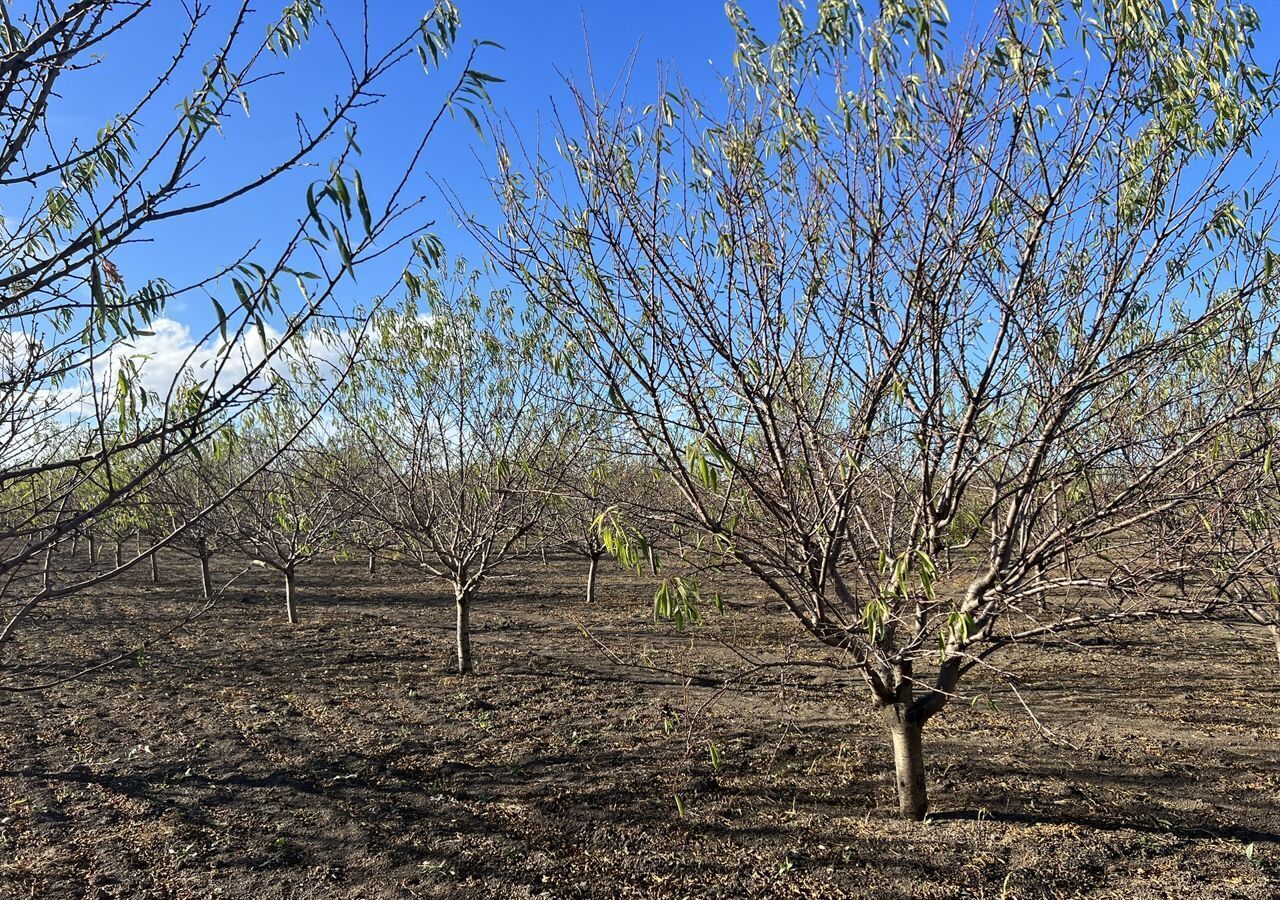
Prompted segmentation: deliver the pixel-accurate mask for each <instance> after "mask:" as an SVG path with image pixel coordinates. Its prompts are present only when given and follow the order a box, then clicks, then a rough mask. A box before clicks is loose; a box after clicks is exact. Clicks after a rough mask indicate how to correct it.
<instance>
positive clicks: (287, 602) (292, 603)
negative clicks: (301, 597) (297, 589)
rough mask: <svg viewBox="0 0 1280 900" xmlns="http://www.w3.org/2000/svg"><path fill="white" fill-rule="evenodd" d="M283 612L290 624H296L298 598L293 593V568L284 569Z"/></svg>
mask: <svg viewBox="0 0 1280 900" xmlns="http://www.w3.org/2000/svg"><path fill="white" fill-rule="evenodd" d="M284 612H285V615H286V616H288V618H289V624H290V625H297V624H298V600H297V597H296V596H295V595H294V584H293V569H285V570H284Z"/></svg>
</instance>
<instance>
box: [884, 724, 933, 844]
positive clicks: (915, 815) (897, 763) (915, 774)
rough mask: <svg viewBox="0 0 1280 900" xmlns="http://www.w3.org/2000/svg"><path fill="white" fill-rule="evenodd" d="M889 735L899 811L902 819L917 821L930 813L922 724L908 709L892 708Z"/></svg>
mask: <svg viewBox="0 0 1280 900" xmlns="http://www.w3.org/2000/svg"><path fill="white" fill-rule="evenodd" d="M889 734H890V735H891V736H892V737H893V768H894V771H895V773H896V775H897V779H896V781H897V785H898V811H899V812H900V813H901V814H902V817H903V818H904V819H910V820H911V821H913V822H919V821H920V820H921V819H923V818H924V817H925V813H927V812H928V811H929V795H928V792H927V789H926V787H925V781H924V723H922V722H921V721H920V719H919V716H918V714H917V713H916V711H915V710H913V709H911V708H907V709H906V710H902V709H899V708H896V707H895V708H891V709H890V711H889Z"/></svg>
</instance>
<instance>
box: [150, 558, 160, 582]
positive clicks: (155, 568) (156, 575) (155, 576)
mask: <svg viewBox="0 0 1280 900" xmlns="http://www.w3.org/2000/svg"><path fill="white" fill-rule="evenodd" d="M159 555H160V551H159V550H152V551H151V583H152V584H159V583H160V561H159V559H157V557H158V556H159Z"/></svg>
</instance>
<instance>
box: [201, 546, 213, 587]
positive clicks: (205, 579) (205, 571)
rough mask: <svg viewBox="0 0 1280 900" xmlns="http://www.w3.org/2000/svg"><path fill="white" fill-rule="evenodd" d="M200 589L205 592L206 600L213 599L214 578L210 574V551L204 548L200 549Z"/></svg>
mask: <svg viewBox="0 0 1280 900" xmlns="http://www.w3.org/2000/svg"><path fill="white" fill-rule="evenodd" d="M200 588H201V590H202V591H203V592H204V599H206V600H212V599H213V577H212V576H211V575H210V574H209V551H208V550H207V549H206V548H205V547H203V546H202V547H201V548H200Z"/></svg>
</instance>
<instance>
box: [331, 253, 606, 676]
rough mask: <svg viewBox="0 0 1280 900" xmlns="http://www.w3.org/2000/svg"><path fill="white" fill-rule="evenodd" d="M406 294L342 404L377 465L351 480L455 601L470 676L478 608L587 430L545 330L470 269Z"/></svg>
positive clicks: (386, 318) (383, 324)
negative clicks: (474, 612)
mask: <svg viewBox="0 0 1280 900" xmlns="http://www.w3.org/2000/svg"><path fill="white" fill-rule="evenodd" d="M433 265H434V263H433ZM408 285H409V294H410V296H409V298H408V299H407V300H406V303H405V304H404V306H403V307H401V308H398V309H393V310H387V311H385V312H383V313H382V314H380V315H378V316H376V317H375V319H374V336H373V338H372V340H371V342H370V345H369V347H368V349H367V350H366V351H365V353H364V354H363V355H362V356H361V358H360V359H358V360H357V364H356V367H355V370H354V372H353V374H352V377H351V378H350V379H349V381H348V383H347V387H346V390H345V393H344V396H343V397H342V399H341V401H340V403H339V404H338V408H339V410H340V414H341V416H342V417H343V418H344V420H345V421H346V422H347V424H348V425H349V426H350V427H351V428H353V429H355V430H356V431H357V433H359V434H360V435H361V436H362V438H363V443H364V444H365V445H366V446H367V447H368V448H369V450H368V452H369V454H370V455H371V456H372V458H373V471H372V473H371V477H370V473H366V474H365V475H364V476H363V477H360V478H347V479H345V481H346V483H347V484H348V485H349V486H350V490H352V491H353V492H355V493H356V496H357V497H358V499H359V505H360V506H361V507H362V508H364V509H366V510H368V511H371V512H372V513H374V514H376V515H378V516H379V517H380V518H381V520H382V521H383V522H384V523H385V525H386V528H387V529H388V530H389V531H390V532H391V534H393V535H394V541H395V543H394V547H395V551H396V554H397V557H398V558H399V560H400V561H401V562H404V563H407V564H409V565H412V566H414V567H416V568H417V569H419V570H420V571H422V572H424V573H426V574H427V575H428V576H430V577H431V578H434V579H439V580H441V581H444V582H445V583H447V584H448V585H449V586H450V587H451V588H452V589H453V592H454V598H455V607H456V613H457V658H458V671H459V672H461V673H463V674H465V673H468V672H470V671H471V670H472V657H471V624H470V623H471V608H472V603H473V602H474V600H475V598H476V597H477V596H479V595H480V593H481V591H482V588H483V586H484V585H485V583H486V582H487V581H489V580H490V579H491V578H493V577H494V576H495V575H496V574H498V573H499V572H500V570H501V567H502V566H503V564H504V563H507V562H509V561H510V560H511V559H512V558H513V557H514V556H515V555H516V554H517V553H518V552H519V551H520V550H521V549H522V546H523V540H522V539H523V538H525V537H526V536H529V535H532V534H534V533H535V528H536V526H537V525H538V524H539V523H540V522H541V521H542V520H543V518H544V516H545V513H546V511H547V508H548V505H549V504H550V503H551V501H552V498H553V497H554V494H555V490H556V488H557V485H559V484H560V483H562V481H563V479H562V477H561V471H560V470H561V468H562V467H563V466H565V465H567V464H568V463H569V461H570V460H572V459H573V458H574V456H575V452H576V445H575V442H579V441H581V440H582V438H583V430H582V429H581V428H580V427H578V422H577V419H576V416H575V413H574V407H573V406H572V405H571V404H569V403H568V402H567V396H568V395H567V381H566V379H565V377H564V375H563V369H562V367H561V365H560V363H559V359H558V357H557V354H556V352H555V347H554V345H553V344H552V343H550V340H549V338H550V334H549V331H548V329H547V322H546V320H545V318H544V317H538V316H534V315H531V314H526V315H523V316H522V315H518V314H517V313H516V312H515V311H514V310H513V309H512V307H511V306H510V304H509V302H508V299H507V297H506V296H505V294H503V293H502V292H497V291H493V292H486V291H484V289H483V287H482V284H481V282H480V276H479V274H478V273H472V272H468V271H467V270H466V268H465V266H464V264H462V263H458V264H456V265H455V266H453V268H452V269H451V270H449V271H443V272H441V273H440V274H439V275H438V276H437V275H436V274H432V273H431V272H428V271H424V272H423V273H421V274H418V275H413V276H411V277H410V278H409V279H408ZM419 304H421V306H420V305H419Z"/></svg>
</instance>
